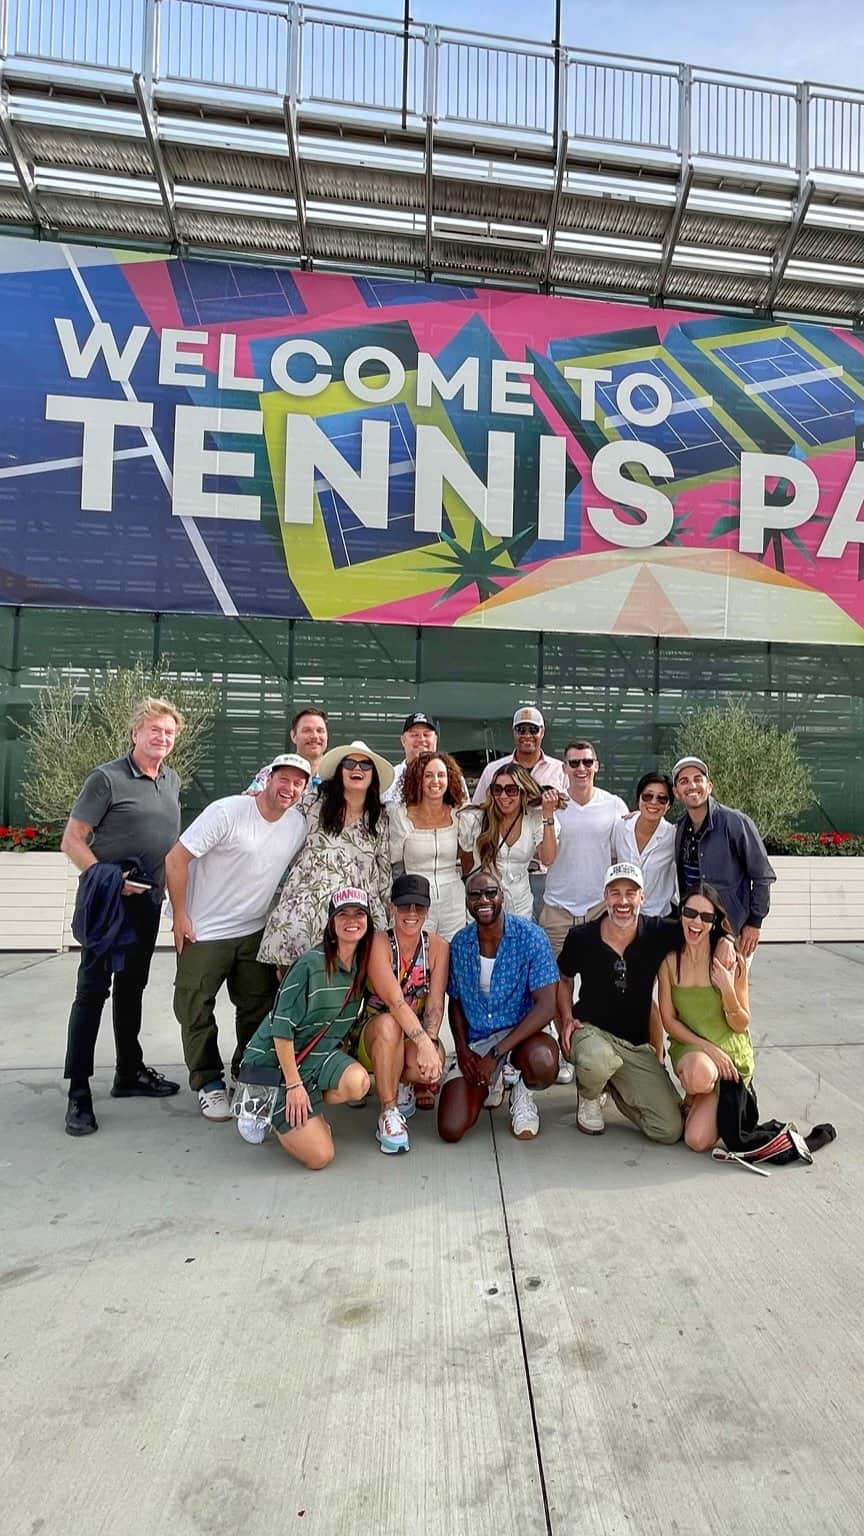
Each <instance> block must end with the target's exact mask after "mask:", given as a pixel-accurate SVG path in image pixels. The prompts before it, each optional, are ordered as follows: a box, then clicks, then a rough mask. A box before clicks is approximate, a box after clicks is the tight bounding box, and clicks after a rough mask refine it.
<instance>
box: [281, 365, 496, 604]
mask: <svg viewBox="0 0 864 1536" xmlns="http://www.w3.org/2000/svg"><path fill="white" fill-rule="evenodd" d="M364 382H365V383H367V384H369V385H370V386H371V385H372V384H373V383H374V380H373V379H372V377H371V376H370V377H366V376H365V375H364ZM381 383H382V384H383V383H384V380H383V378H382V380H381ZM416 393H417V389H416V375H415V374H413V373H409V374H407V375H406V379H405V387H404V389H403V391H402V393H401V395H399V396H398V398H396V399H394V400H390V401H388V402H387V404H388V405H398V404H403V405H404V406H405V407H406V408H407V410H408V414H409V416H410V417H411V420H412V421H413V422H414V424H415V426H436V427H440V428H441V431H442V432H443V433H444V435H445V437H447V438H449V440H450V442H451V443H453V444H454V445H455V446H456V447H457V448H459V450H460V452H461V451H462V450H461V444H460V442H459V438H458V436H457V434H456V432H455V430H454V428H453V427H452V425H451V423H450V420H449V418H448V416H447V414H446V412H445V410H444V407H443V405H442V404H441V402H440V400H439V401H436V404H435V405H433V406H431V407H429V408H428V409H427V408H421V407H419V406H416V405H414V404H412V401H413V400H414V399H415V398H416ZM358 404H359V402H358V401H357V400H356V398H355V397H354V396H353V395H351V394H349V392H348V390H347V389H346V387H345V385H344V384H342V383H341V382H334V383H333V384H330V385H328V387H327V388H326V389H325V390H324V391H323V392H322V393H321V394H320V395H316V396H315V397H314V398H313V399H297V398H296V397H293V396H290V395H286V394H284V393H283V392H282V391H281V390H274V391H272V392H270V393H267V394H264V395H262V396H261V409H262V411H263V413H264V440H265V443H266V445H267V457H268V460H269V464H270V474H271V477H272V481H273V490H274V493H275V497H276V506H277V509H279V510H278V516H279V532H280V537H281V539H282V547H283V550H284V552H285V564H286V565H287V567H288V573H289V575H290V577H291V580H292V582H293V583H294V586H295V587H296V588H297V591H298V592H299V594H300V596H301V598H302V599H303V602H304V603H305V604H306V607H307V608H308V609H309V612H310V614H311V615H312V617H313V619H338V618H341V617H342V616H343V614H346V613H356V612H357V611H359V610H362V609H364V608H374V607H379V606H380V605H381V604H383V603H394V602H399V601H401V600H403V599H404V598H407V597H418V596H422V595H425V594H426V593H428V592H437V591H439V590H440V589H441V588H442V587H445V586H446V585H447V582H448V580H450V579H451V576H450V575H449V574H448V567H447V565H445V564H444V563H443V562H442V564H441V571H440V574H439V573H438V572H437V571H434V570H433V571H428V572H427V571H424V570H422V569H420V568H421V567H423V566H426V565H427V564H434V562H433V561H430V560H429V556H430V555H432V554H435V553H439V554H447V555H450V554H451V553H452V551H451V550H450V549H449V547H448V545H447V544H445V543H444V542H443V540H441V539H437V538H436V537H435V535H434V534H430V535H429V542H428V544H423V545H415V547H414V548H413V549H406V550H400V551H398V552H397V553H395V554H392V555H379V556H376V557H375V558H374V559H372V560H365V561H362V562H360V563H358V564H357V565H347V566H335V565H334V564H333V557H332V554H331V552H330V544H329V541H328V538H327V530H326V527H325V525H324V518H323V516H322V513H321V504H320V502H319V500H318V496H317V494H316V496H315V504H314V509H313V516H312V522H311V523H286V522H284V521H283V518H282V511H281V509H282V507H283V506H284V498H285V494H286V491H285V418H286V417H287V416H288V415H289V414H292V413H299V414H301V415H304V416H314V417H318V416H336V415H339V414H341V413H342V412H345V411H352V412H353V411H356V410H357V408H358ZM370 409H372V407H370ZM443 504H444V510H445V511H446V513H447V516H448V517H449V519H450V522H451V524H452V527H453V531H454V533H455V534H456V537H457V539H458V540H459V542H460V543H461V544H463V545H464V546H465V548H466V549H467V548H470V544H471V536H472V533H473V531H474V524H475V518H474V514H473V513H472V512H471V511H469V509H468V507H467V506H466V505H465V503H464V501H463V500H462V498H461V496H458V495H457V494H456V492H455V491H454V490H453V489H452V487H451V486H449V485H446V484H445V486H444V495H443ZM382 531H383V530H382ZM483 539H484V544H485V545H486V547H487V549H488V548H489V547H490V545H492V544H494V543H496V542H497V538H496V536H494V535H489V534H487V533H486V532H485V530H484V534H483ZM496 564H500V566H501V570H502V573H504V574H506V573H508V572H510V571H512V570H513V569H514V567H513V562H512V561H511V560H510V558H509V556H502V558H501V560H500V562H496Z"/></svg>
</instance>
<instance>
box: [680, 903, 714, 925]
mask: <svg viewBox="0 0 864 1536" xmlns="http://www.w3.org/2000/svg"><path fill="white" fill-rule="evenodd" d="M681 916H682V917H689V919H690V921H691V923H697V922H698V923H704V924H705V927H706V928H710V927H711V924H712V923H713V921H714V919H715V917H716V916H717V914H716V912H700V911H699V909H698V907H682V908H681Z"/></svg>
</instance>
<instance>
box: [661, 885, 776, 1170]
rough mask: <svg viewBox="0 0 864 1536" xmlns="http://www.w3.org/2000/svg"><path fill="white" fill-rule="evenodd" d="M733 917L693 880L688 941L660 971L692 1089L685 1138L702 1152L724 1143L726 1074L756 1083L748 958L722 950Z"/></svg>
mask: <svg viewBox="0 0 864 1536" xmlns="http://www.w3.org/2000/svg"><path fill="white" fill-rule="evenodd" d="M725 916H726V914H725V912H724V910H723V907H722V904H721V902H720V897H719V896H718V895H717V892H716V891H715V890H714V888H713V886H710V885H705V884H704V883H701V884H699V885H694V886H691V887H690V888H689V890H687V891H686V893H685V895H684V897H683V900H682V902H681V931H682V936H683V941H684V942H683V946H682V948H681V949H680V950H679V951H678V952H677V953H673V954H669V955H667V956H666V959H665V960H664V961H663V964H662V965H661V967H660V970H659V972H658V977H657V981H658V987H659V1000H660V1016H661V1018H662V1020H663V1027H664V1029H665V1030H666V1033H667V1035H669V1037H670V1041H671V1044H670V1047H669V1056H670V1060H671V1062H672V1066H673V1067H674V1069H675V1071H676V1073H677V1074H678V1080H679V1082H680V1083H681V1086H682V1088H683V1089H684V1093H685V1095H686V1101H685V1111H686V1122H685V1126H684V1140H685V1141H686V1143H687V1145H688V1147H691V1148H692V1149H693V1151H694V1152H706V1151H708V1150H710V1148H711V1147H713V1146H714V1145H715V1143H716V1141H717V1099H718V1084H719V1082H720V1080H721V1078H728V1079H730V1080H731V1081H733V1082H738V1081H740V1082H743V1083H745V1084H748V1083H749V1082H750V1079H751V1078H752V1076H753V1069H754V1057H753V1041H752V1040H751V1038H750V1002H749V989H748V980H747V964H746V961H745V960H744V959H743V957H742V956H741V955H739V954H738V953H737V951H735V952H734V953H733V954H730V953H729V946H728V945H724V947H723V950H722V951H721V952H720V953H719V954H718V952H717V946H718V944H719V942H720V940H721V938H723V937H724V930H723V922H724V919H725Z"/></svg>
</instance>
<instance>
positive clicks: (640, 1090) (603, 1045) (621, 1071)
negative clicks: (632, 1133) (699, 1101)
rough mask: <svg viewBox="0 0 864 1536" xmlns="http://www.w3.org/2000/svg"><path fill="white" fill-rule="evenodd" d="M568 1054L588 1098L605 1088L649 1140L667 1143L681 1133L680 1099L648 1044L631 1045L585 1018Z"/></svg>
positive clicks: (623, 1112)
mask: <svg viewBox="0 0 864 1536" xmlns="http://www.w3.org/2000/svg"><path fill="white" fill-rule="evenodd" d="M570 1060H571V1062H572V1063H573V1066H574V1067H575V1068H576V1081H577V1083H578V1084H579V1092H580V1093H582V1094H584V1095H585V1098H586V1099H599V1097H600V1095H601V1093H603V1092H609V1093H610V1094H611V1095H612V1098H613V1100H614V1102H615V1105H616V1107H617V1108H618V1109H620V1111H621V1113H622V1115H624V1116H625V1117H626V1118H627V1119H628V1120H630V1121H632V1123H633V1125H635V1126H637V1127H638V1129H639V1130H640V1131H641V1132H642V1134H643V1135H644V1136H647V1137H648V1140H649V1141H663V1142H667V1143H670V1144H671V1143H672V1142H675V1141H679V1140H680V1139H681V1134H682V1132H683V1129H684V1121H683V1116H682V1113H681V1100H680V1099H679V1097H678V1095H677V1093H676V1092H675V1089H674V1088H673V1086H672V1081H671V1079H670V1077H669V1074H668V1073H667V1071H666V1068H665V1067H664V1066H663V1065H662V1064H661V1063H660V1062H659V1061H658V1060H657V1057H656V1056H655V1054H654V1051H653V1050H652V1048H651V1046H650V1045H631V1044H630V1042H629V1041H628V1040H619V1038H618V1037H617V1035H610V1034H607V1032H606V1030H605V1029H596V1028H595V1027H594V1025H593V1024H584V1025H583V1026H582V1028H581V1029H577V1030H575V1031H574V1033H573V1038H572V1040H571V1042H570Z"/></svg>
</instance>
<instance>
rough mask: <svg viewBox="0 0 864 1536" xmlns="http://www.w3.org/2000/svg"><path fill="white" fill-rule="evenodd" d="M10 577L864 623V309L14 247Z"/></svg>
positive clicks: (60, 600) (512, 622) (320, 609)
mask: <svg viewBox="0 0 864 1536" xmlns="http://www.w3.org/2000/svg"><path fill="white" fill-rule="evenodd" d="M0 339H2V348H3V351H2V357H3V369H2V384H0V391H2V410H0V601H3V602H5V603H16V604H17V603H21V604H24V603H29V604H44V605H51V606H58V605H59V606H69V605H80V606H87V607H110V608H125V609H143V610H160V611H170V612H186V613H213V612H222V613H226V614H235V613H240V614H249V615H262V616H277V617H278V616H286V617H311V618H314V619H341V620H357V621H374V622H378V623H381V622H383V623H388V622H391V623H409V624H437V625H448V626H449V625H460V626H464V627H465V628H468V629H471V628H477V627H483V628H498V629H532V630H541V629H547V630H558V631H571V632H577V631H582V632H594V633H619V634H640V635H645V634H650V635H654V634H659V635H677V636H684V635H694V636H695V635H699V636H709V637H718V638H739V639H753V640H786V641H799V642H802V641H806V642H807V643H813V642H814V641H821V642H825V643H842V644H859V643H861V642H862V640H864V513H862V510H861V509H862V503H864V463H862V459H864V347H862V344H861V341H860V340H859V339H858V338H857V337H856V336H855V335H854V334H853V333H852V332H847V331H843V330H839V329H832V328H829V327H825V326H817V325H811V324H803V323H794V324H793V323H784V324H767V323H766V324H761V323H759V322H756V321H747V320H741V319H735V318H730V317H729V316H719V315H717V316H712V315H706V314H700V315H695V314H692V313H687V312H681V311H675V310H653V309H643V308H636V307H633V306H629V305H626V304H608V303H598V302H595V301H589V300H584V301H583V300H575V299H564V298H543V297H538V296H536V295H533V294H521V293H499V292H492V291H488V290H481V289H472V288H459V287H451V286H442V285H423V284H412V283H405V282H397V281H393V280H385V279H379V278H373V277H369V278H350V277H339V276H330V275H318V274H308V273H301V272H295V271H289V270H288V269H287V268H285V269H283V268H278V267H275V266H260V267H256V266H254V265H247V264H239V263H233V262H227V261H226V262H221V261H215V262H210V261H197V260H196V261H190V260H181V259H169V258H163V257H158V258H154V257H152V256H142V255H141V254H139V253H133V252H126V251H123V250H114V251H109V250H104V249H101V250H100V249H91V248H85V247H71V246H66V245H63V244H59V243H58V244H54V243H41V244H37V243H33V242H30V241H23V240H12V239H10V240H4V241H0Z"/></svg>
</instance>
